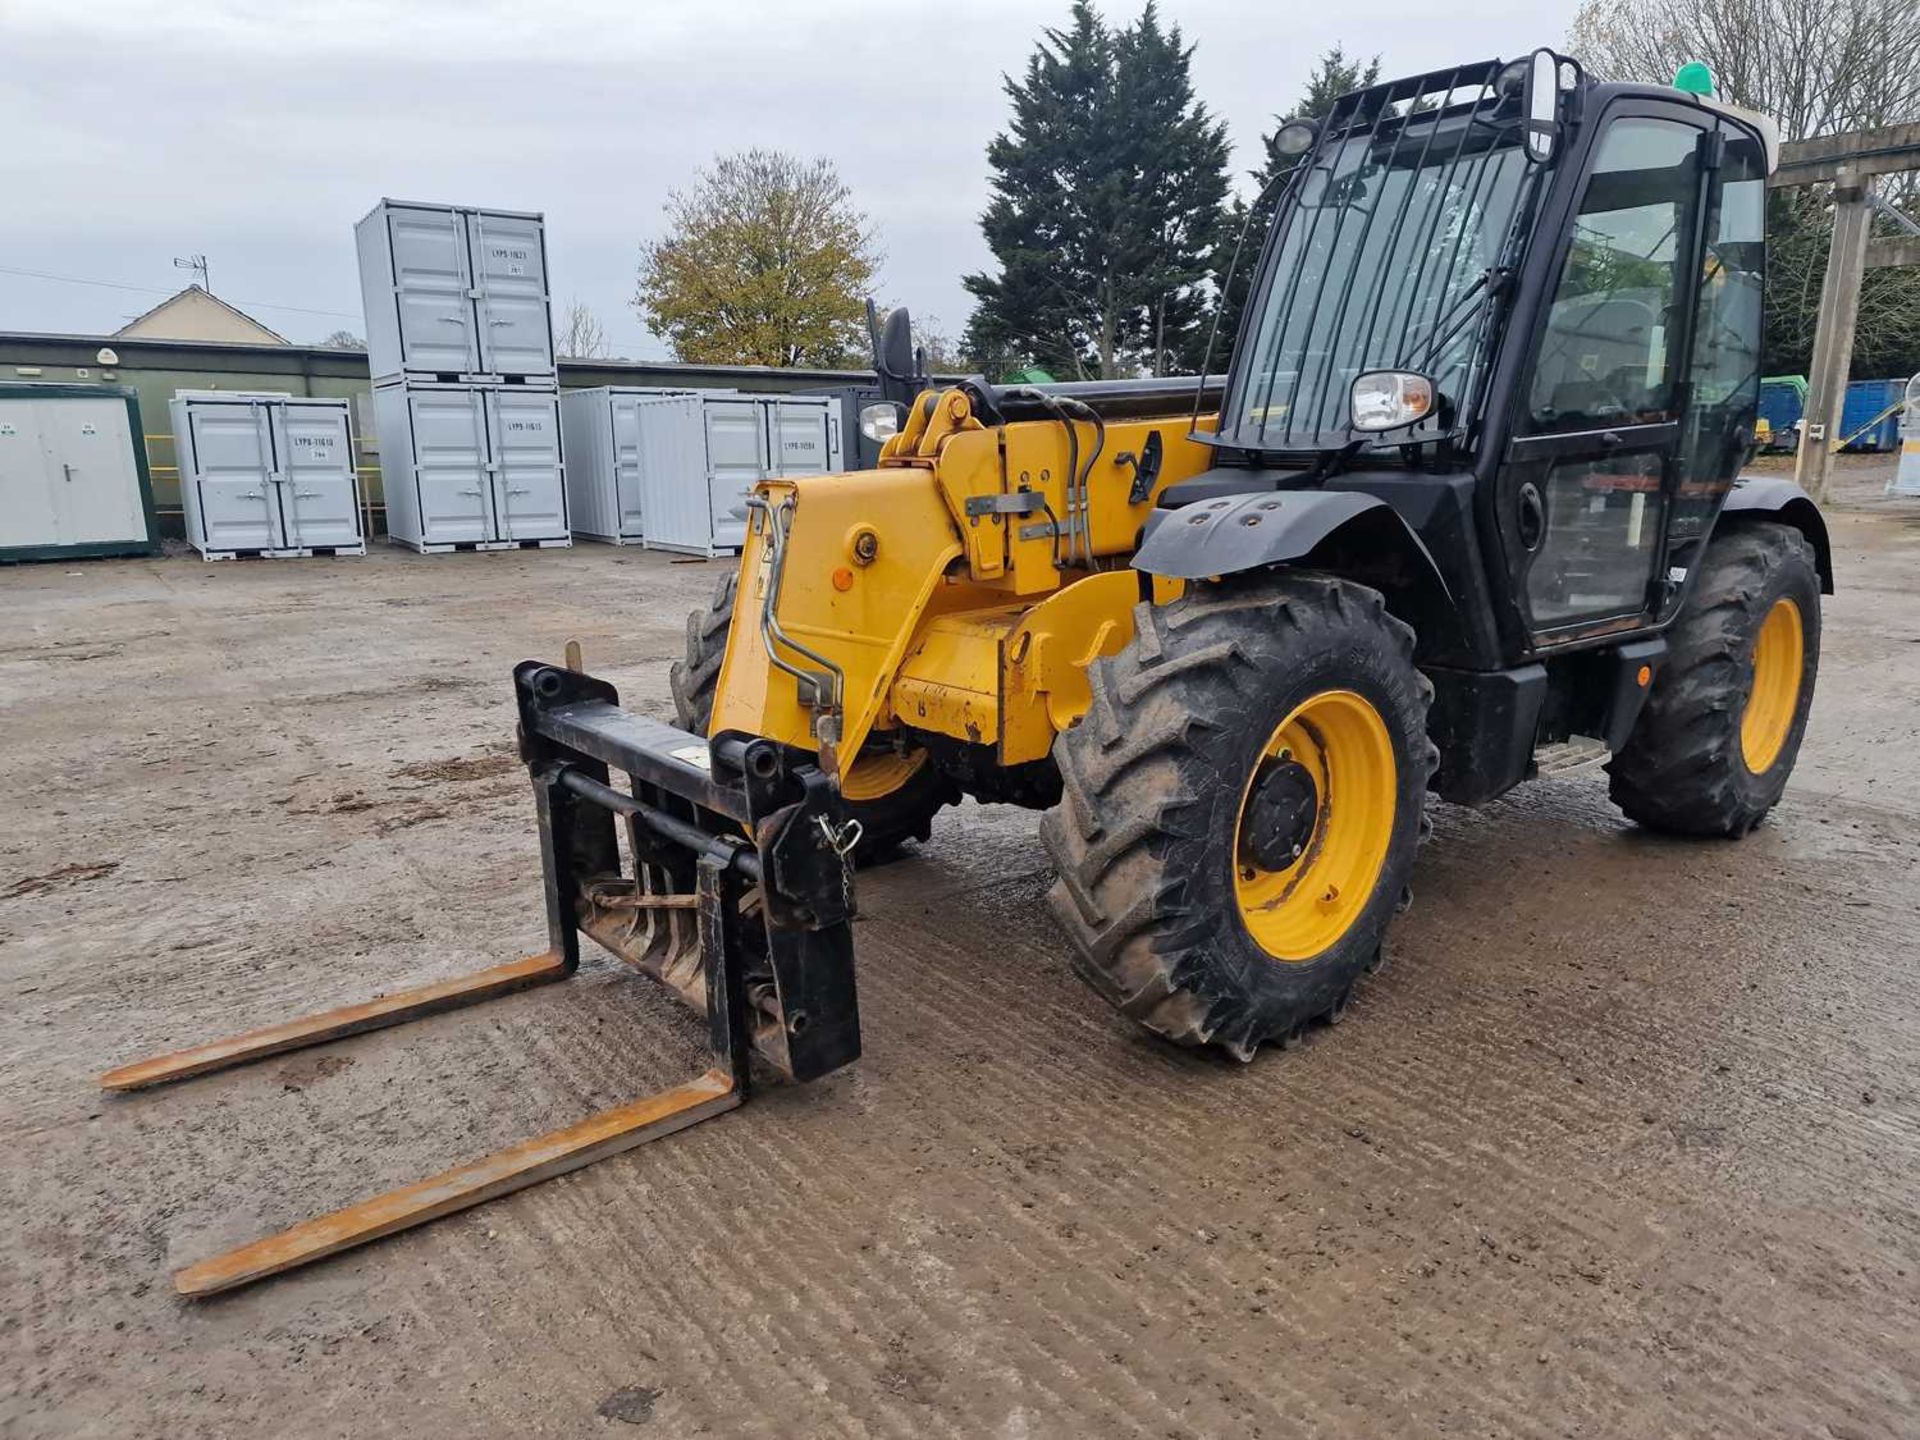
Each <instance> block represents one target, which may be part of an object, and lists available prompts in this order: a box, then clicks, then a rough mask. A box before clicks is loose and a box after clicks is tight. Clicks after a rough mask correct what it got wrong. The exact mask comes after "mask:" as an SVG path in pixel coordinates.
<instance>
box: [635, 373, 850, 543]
mask: <svg viewBox="0 0 1920 1440" xmlns="http://www.w3.org/2000/svg"><path fill="white" fill-rule="evenodd" d="M635 415H636V418H637V419H638V421H639V426H638V438H639V447H638V449H639V465H640V493H641V509H642V512H643V516H644V519H643V526H644V529H645V532H646V538H645V541H644V543H645V545H646V546H647V548H648V549H650V550H677V551H681V552H682V553H685V554H689V555H718V554H721V553H723V552H725V551H737V550H739V549H740V547H741V546H742V545H744V544H745V543H746V538H747V495H748V492H750V491H751V490H752V489H753V487H754V486H755V485H756V484H758V483H759V482H760V481H761V480H763V479H765V478H768V477H770V476H780V475H824V474H831V473H833V472H835V471H837V470H839V469H840V450H839V441H840V427H839V424H838V423H837V422H838V416H839V402H838V401H837V400H833V399H830V398H828V397H826V396H812V395H740V394H723V395H715V394H712V393H710V392H709V393H705V394H692V395H667V396H660V397H657V398H654V399H641V400H639V401H637V402H636V403H635Z"/></svg>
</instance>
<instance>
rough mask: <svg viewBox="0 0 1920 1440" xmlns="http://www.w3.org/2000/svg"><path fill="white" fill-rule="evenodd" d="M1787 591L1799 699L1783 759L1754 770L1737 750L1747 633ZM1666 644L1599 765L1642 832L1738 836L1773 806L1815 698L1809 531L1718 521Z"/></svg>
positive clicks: (1815, 596) (1815, 614)
mask: <svg viewBox="0 0 1920 1440" xmlns="http://www.w3.org/2000/svg"><path fill="white" fill-rule="evenodd" d="M1783 595H1784V596H1791V597H1792V598H1793V599H1794V600H1795V601H1796V602H1798V604H1799V607H1800V619H1801V626H1802V635H1803V637H1804V640H1805V646H1806V649H1805V659H1804V662H1803V666H1804V668H1803V669H1802V670H1801V675H1800V698H1799V704H1798V706H1797V707H1796V708H1795V710H1794V716H1793V724H1792V726H1791V728H1790V729H1789V730H1788V732H1787V738H1786V743H1785V744H1783V745H1782V746H1781V747H1780V753H1779V755H1778V756H1776V757H1775V758H1774V762H1773V764H1772V765H1770V766H1769V767H1768V768H1767V770H1766V772H1765V773H1764V774H1761V775H1755V774H1754V773H1753V772H1752V771H1750V770H1748V769H1747V766H1746V761H1745V759H1744V757H1743V756H1742V754H1741V750H1740V720H1741V716H1742V714H1743V713H1744V711H1745V708H1746V700H1747V694H1748V692H1749V691H1750V690H1751V689H1752V685H1753V646H1754V639H1755V637H1756V636H1757V635H1758V634H1759V630H1760V624H1761V622H1762V621H1763V620H1764V619H1765V618H1766V615H1767V612H1768V611H1769V610H1770V609H1772V607H1773V604H1774V602H1775V601H1777V600H1779V599H1780V598H1781V597H1782V596H1783ZM1667 646H1668V649H1667V658H1666V661H1665V663H1664V664H1663V665H1662V666H1661V667H1660V672H1659V674H1658V675H1657V676H1655V678H1654V682H1653V689H1652V691H1651V692H1650V693H1649V694H1648V696H1647V701H1646V706H1645V708H1644V709H1643V710H1642V711H1641V712H1640V719H1639V721H1638V722H1637V723H1636V724H1635V725H1634V728H1633V733H1632V735H1630V736H1629V737H1628V739H1627V743H1626V744H1625V745H1623V746H1622V747H1621V748H1620V752H1619V753H1618V754H1617V755H1615V756H1614V757H1613V759H1611V760H1610V761H1608V762H1607V776H1608V783H1607V791H1608V794H1609V795H1610V796H1611V797H1612V800H1613V803H1614V804H1616V805H1618V806H1619V807H1620V809H1621V810H1622V811H1623V812H1624V813H1625V814H1626V816H1627V818H1628V819H1630V820H1633V821H1634V822H1636V823H1637V824H1640V825H1643V826H1645V827H1646V828H1647V829H1649V830H1656V831H1660V832H1662V833H1665V834H1669V835H1700V836H1720V837H1725V838H1729V839H1738V838H1739V837H1740V836H1742V835H1745V834H1746V833H1747V832H1748V831H1749V830H1751V829H1753V827H1754V826H1755V825H1758V824H1759V823H1760V822H1761V820H1763V819H1765V818H1766V815H1767V812H1768V811H1770V810H1771V809H1772V808H1773V807H1774V805H1775V804H1776V803H1778V801H1779V799H1780V794H1781V791H1783V790H1784V789H1785V788H1786V784H1787V777H1788V776H1789V775H1790V774H1791V773H1792V771H1793V764H1794V760H1795V758H1796V757H1797V756H1798V754H1799V751H1800V741H1801V738H1802V736H1804V734H1805V733H1806V727H1807V712H1808V708H1809V707H1810V706H1811V704H1812V703H1813V687H1814V679H1815V677H1816V675H1817V673H1818V671H1819V667H1820V574H1819V569H1818V564H1817V562H1816V560H1815V557H1814V552H1813V546H1812V545H1811V544H1809V543H1808V541H1807V538H1806V536H1804V535H1803V534H1801V533H1800V531H1799V530H1797V529H1795V528H1794V527H1792V526H1790V525H1782V524H1779V523H1777V522H1773V521H1739V522H1734V523H1728V522H1726V521H1723V522H1722V528H1721V530H1720V531H1719V533H1717V534H1716V535H1715V536H1714V537H1713V539H1712V540H1711V541H1709V542H1708V544H1707V551H1706V554H1705V556H1704V557H1703V558H1702V560H1701V573H1700V575H1699V577H1698V578H1697V579H1696V580H1695V581H1694V588H1693V593H1692V594H1690V595H1689V596H1688V597H1687V602H1686V605H1685V607H1684V608H1683V609H1682V610H1681V612H1680V617H1679V619H1678V620H1676V621H1675V622H1674V624H1673V626H1672V628H1671V629H1670V630H1668V632H1667Z"/></svg>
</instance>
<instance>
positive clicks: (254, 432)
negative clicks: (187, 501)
mask: <svg viewBox="0 0 1920 1440" xmlns="http://www.w3.org/2000/svg"><path fill="white" fill-rule="evenodd" d="M187 435H188V439H189V441H190V442H191V444H192V446H193V454H192V456H191V457H190V458H191V460H192V468H191V470H189V469H188V467H187V466H186V465H184V464H183V465H182V466H181V477H180V478H181V483H182V484H189V485H192V486H194V487H195V488H196V489H197V490H198V492H199V500H200V529H201V531H202V534H201V536H200V538H201V540H202V541H203V542H204V543H205V546H206V548H207V549H209V550H278V549H280V548H281V546H283V545H284V544H285V543H286V542H285V540H283V539H282V538H281V536H282V531H281V526H280V500H279V495H278V493H277V492H278V491H279V489H280V486H279V484H278V475H279V469H280V467H279V466H278V464H276V463H275V455H274V440H273V430H272V426H271V425H270V423H269V421H268V415H267V406H266V405H265V404H262V403H260V402H258V401H248V400H233V401H218V402H200V401H194V402H192V403H191V404H190V405H189V407H188V410H187Z"/></svg>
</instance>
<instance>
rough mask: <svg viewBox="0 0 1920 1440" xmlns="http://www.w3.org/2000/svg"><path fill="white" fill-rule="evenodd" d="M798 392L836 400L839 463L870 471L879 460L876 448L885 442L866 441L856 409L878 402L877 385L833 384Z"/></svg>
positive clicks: (878, 391) (835, 415)
mask: <svg viewBox="0 0 1920 1440" xmlns="http://www.w3.org/2000/svg"><path fill="white" fill-rule="evenodd" d="M801 393H803V394H806V395H826V396H829V397H831V398H832V399H833V400H834V401H835V402H837V403H836V408H835V410H834V412H833V424H834V427H835V429H836V431H837V434H838V440H837V444H838V449H839V452H840V463H841V464H842V465H844V466H845V467H846V468H847V469H849V470H871V469H873V468H874V466H876V465H878V464H879V463H880V447H881V446H882V445H884V444H885V443H886V442H885V441H884V440H870V439H868V438H867V436H866V435H865V434H864V433H863V432H862V431H861V429H860V412H861V411H862V410H864V409H866V408H867V406H869V405H878V404H879V403H880V399H881V396H880V387H879V386H878V385H835V386H831V387H826V388H822V389H819V390H806V391H803V392H801Z"/></svg>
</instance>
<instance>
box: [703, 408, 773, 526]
mask: <svg viewBox="0 0 1920 1440" xmlns="http://www.w3.org/2000/svg"><path fill="white" fill-rule="evenodd" d="M766 466H767V457H766V426H765V424H764V423H763V420H762V416H761V405H760V402H759V401H757V400H709V401H708V402H707V497H708V501H709V503H710V505H711V507H712V512H713V544H714V548H716V549H720V550H738V549H739V548H740V547H741V546H742V545H744V544H746V543H747V495H748V493H749V492H750V491H751V490H752V489H753V487H754V486H755V485H757V484H758V483H759V482H760V478H761V476H763V475H765V474H766Z"/></svg>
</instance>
